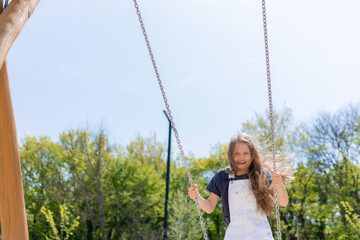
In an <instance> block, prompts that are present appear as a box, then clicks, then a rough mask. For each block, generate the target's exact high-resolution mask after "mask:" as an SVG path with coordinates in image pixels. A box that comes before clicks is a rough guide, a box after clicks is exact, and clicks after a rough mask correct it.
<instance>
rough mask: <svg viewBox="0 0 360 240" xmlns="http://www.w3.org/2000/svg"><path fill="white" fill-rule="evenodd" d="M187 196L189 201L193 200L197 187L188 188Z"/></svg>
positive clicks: (196, 193) (196, 194)
mask: <svg viewBox="0 0 360 240" xmlns="http://www.w3.org/2000/svg"><path fill="white" fill-rule="evenodd" d="M188 195H189V197H190V198H191V199H195V198H196V197H198V195H199V192H198V186H197V185H196V184H195V185H194V186H191V187H189V190H188Z"/></svg>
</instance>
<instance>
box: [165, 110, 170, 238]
mask: <svg viewBox="0 0 360 240" xmlns="http://www.w3.org/2000/svg"><path fill="white" fill-rule="evenodd" d="M163 112H164V114H165V117H166V118H167V120H168V121H169V138H168V155H167V168H166V193H165V216H164V239H167V227H168V221H167V220H168V210H167V208H168V200H169V179H170V153H171V121H170V118H169V116H168V115H167V113H166V111H165V110H164V111H163Z"/></svg>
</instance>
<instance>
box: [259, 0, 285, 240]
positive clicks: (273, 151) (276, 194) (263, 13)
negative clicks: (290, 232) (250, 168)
mask: <svg viewBox="0 0 360 240" xmlns="http://www.w3.org/2000/svg"><path fill="white" fill-rule="evenodd" d="M262 15H263V25H264V40H265V55H266V74H267V82H268V95H269V114H270V124H271V143H272V157H273V163H274V166H273V167H274V172H276V159H275V139H274V121H273V104H272V96H271V77H270V57H269V46H268V34H267V24H266V6H265V0H262ZM275 202H276V223H277V238H278V240H281V228H280V209H279V199H278V189H277V187H276V186H275Z"/></svg>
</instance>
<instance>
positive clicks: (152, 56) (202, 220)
mask: <svg viewBox="0 0 360 240" xmlns="http://www.w3.org/2000/svg"><path fill="white" fill-rule="evenodd" d="M133 1H134V6H135V9H136V13H137V15H138V18H139V22H140V26H141V29H142V32H143V35H144V38H145V42H146V46H147V48H148V52H149V54H150V58H151V62H152V65H153V67H154V71H155V74H156V78H157V80H158V83H159V87H160V90H161V94H162V96H163V100H164V103H165V107H166V111H167V113H168V115H169V119H170V122H171V126H172V129H173V132H174V135H175V138H176V142H177V145H178V148H179V150H180V154H181V158H182V161H183V163H184V165H185V170H186V174H187V176H188V178H189V182H190V184H191V186H194V182H193V179H192V176H191V173H190V169H189V164H188V161H187V160H186V157H185V153H184V151H183V148H182V145H181V142H180V138H179V134H178V131H177V129H176V127H175V122H174V119H173V116H172V114H171V110H170V106H169V104H168V100H167V98H166V94H165V90H164V86H163V85H162V81H161V79H160V74H159V72H158V68H157V66H156V62H155V58H154V55H153V52H152V49H151V46H150V41H149V39H148V36H147V33H146V30H145V26H144V23H143V20H142V17H141V14H140V10H139V6H138V4H137V2H136V0H133ZM195 203H196V208H197V211H198V215H199V218H200V222H201V228H202V232H203V236H204V239H206V240H208V236H207V233H206V226H205V223H204V219H203V217H202V212H201V208H200V205H199V202H198V200H197V198H196V199H195Z"/></svg>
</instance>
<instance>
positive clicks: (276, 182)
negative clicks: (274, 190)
mask: <svg viewBox="0 0 360 240" xmlns="http://www.w3.org/2000/svg"><path fill="white" fill-rule="evenodd" d="M270 172H271V176H272V182H273V184H274V185H275V186H277V187H280V186H281V185H282V178H281V175H280V174H278V173H276V172H274V171H270Z"/></svg>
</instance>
